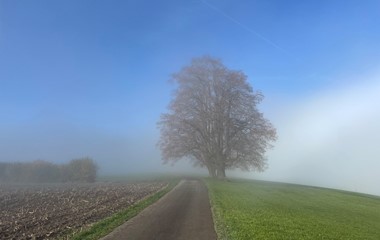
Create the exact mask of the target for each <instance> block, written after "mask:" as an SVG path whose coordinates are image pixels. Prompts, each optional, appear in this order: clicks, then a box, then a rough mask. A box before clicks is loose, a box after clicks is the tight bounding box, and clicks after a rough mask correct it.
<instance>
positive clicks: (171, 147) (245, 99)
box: [158, 56, 276, 178]
mask: <svg viewBox="0 0 380 240" xmlns="http://www.w3.org/2000/svg"><path fill="white" fill-rule="evenodd" d="M173 80H174V82H175V83H176V84H177V89H176V91H175V93H174V98H173V99H172V101H171V103H170V105H169V112H168V113H165V114H163V115H162V116H161V119H160V121H159V123H158V126H159V128H160V130H161V138H160V141H159V143H158V144H159V147H160V149H161V151H162V156H163V159H164V161H165V162H170V161H174V162H175V161H177V160H179V159H182V158H190V159H192V160H193V161H194V163H195V164H197V165H200V166H204V167H206V168H207V169H208V171H209V173H210V176H212V177H216V176H218V177H221V178H223V177H225V170H226V169H233V168H240V169H242V170H258V171H262V170H264V168H265V166H266V159H265V156H264V154H265V151H266V150H267V149H268V148H269V147H270V146H271V145H270V142H271V141H274V140H275V139H276V131H275V129H274V127H273V126H272V124H271V123H270V122H269V121H268V120H267V119H265V118H264V117H263V114H262V113H260V112H259V110H258V109H257V104H258V103H259V102H260V101H261V100H262V99H263V95H262V94H261V93H260V92H256V91H253V90H252V87H251V86H250V84H249V83H248V82H247V76H246V75H245V74H244V73H243V72H241V71H235V70H231V69H228V68H227V67H226V66H224V65H223V63H222V62H221V61H220V60H218V59H215V58H212V57H208V56H206V57H202V58H196V59H193V61H192V62H191V64H190V65H189V66H186V67H184V68H182V70H181V71H179V72H178V73H176V74H173Z"/></svg>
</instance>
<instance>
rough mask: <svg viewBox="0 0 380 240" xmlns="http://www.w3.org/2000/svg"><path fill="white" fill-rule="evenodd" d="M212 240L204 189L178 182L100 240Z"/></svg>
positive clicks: (199, 184)
mask: <svg viewBox="0 0 380 240" xmlns="http://www.w3.org/2000/svg"><path fill="white" fill-rule="evenodd" d="M111 239H116V240H118V239H120V240H121V239H139V240H152V239H165V240H171V239H197V240H202V239H207V240H212V239H216V234H215V230H214V225H213V220H212V216H211V210H210V203H209V199H208V193H207V188H206V186H205V185H204V183H203V182H201V181H199V180H182V181H181V182H180V183H179V184H178V185H177V186H176V187H175V188H174V189H173V190H172V191H171V192H169V193H168V194H166V195H165V196H164V197H162V198H161V199H160V200H158V201H157V202H156V203H154V204H153V205H151V206H149V207H148V208H146V209H145V210H143V211H142V212H141V213H140V214H139V215H138V216H136V217H134V218H132V219H131V220H129V221H128V222H126V223H125V224H123V225H121V226H120V227H118V228H117V229H115V231H113V232H112V233H111V234H109V235H108V236H106V237H104V238H102V240H111Z"/></svg>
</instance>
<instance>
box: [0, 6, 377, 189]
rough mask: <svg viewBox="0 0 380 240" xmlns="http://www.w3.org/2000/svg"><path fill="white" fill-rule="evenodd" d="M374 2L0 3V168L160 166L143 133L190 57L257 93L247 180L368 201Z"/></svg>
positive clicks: (148, 133) (373, 169)
mask: <svg viewBox="0 0 380 240" xmlns="http://www.w3.org/2000/svg"><path fill="white" fill-rule="evenodd" d="M379 14H380V3H379V2H378V1H365V2H359V1H334V2H332V1H318V2H315V3H313V2H307V3H306V2H304V1H292V2H284V1H248V0H246V1H243V0H242V1H232V0H223V1H211V0H209V1H196V0H194V1H169V0H165V1H159V2H151V1H107V2H104V1H54V2H52V1H21V0H16V1H6V0H5V1H0V132H1V134H0V161H6V162H8V161H12V162H14V161H32V160H36V159H43V160H48V161H52V162H56V163H63V162H68V161H69V160H71V159H73V158H78V157H85V156H89V157H92V158H93V159H94V160H95V161H96V162H97V163H98V165H99V167H100V174H102V175H109V174H118V175H124V174H136V173H137V174H138V173H166V172H172V173H176V172H179V173H189V172H204V173H205V171H204V170H201V169H198V168H192V166H191V164H188V163H187V162H186V161H181V162H179V163H178V164H177V165H175V166H171V165H162V164H161V156H160V151H159V149H158V148H157V147H156V143H157V141H158V138H159V131H158V129H157V128H156V122H157V121H158V120H159V116H160V114H161V113H163V112H165V111H167V110H166V107H167V105H168V103H169V101H170V99H171V93H172V91H173V90H174V89H175V86H174V85H172V84H170V83H169V81H168V80H169V79H170V75H171V74H172V73H175V72H177V71H179V70H180V68H181V67H183V66H185V65H186V64H188V63H189V62H190V60H191V59H192V58H193V57H198V56H202V55H204V54H209V55H212V56H216V57H219V58H221V59H222V60H223V62H224V63H225V65H226V66H228V67H229V68H231V69H240V70H242V71H243V72H244V73H245V74H246V75H247V76H248V79H249V82H250V83H251V85H252V86H253V87H254V89H256V90H261V91H262V92H263V93H264V96H265V99H264V101H263V102H262V104H261V105H260V107H259V108H260V109H261V111H262V112H263V113H264V115H265V116H266V117H267V118H268V119H269V120H270V121H271V122H272V123H273V125H274V126H275V127H276V128H277V131H278V141H277V142H276V143H275V144H274V148H273V149H272V150H270V151H269V152H268V153H267V156H268V169H267V171H265V172H264V173H255V172H253V173H252V172H251V173H245V172H240V171H233V172H228V173H227V175H229V176H238V177H250V178H251V177H253V178H259V179H265V180H271V181H285V182H292V183H299V184H306V185H316V186H323V187H332V188H339V189H346V190H351V191H359V192H366V193H371V194H377V195H380V187H379V186H378V183H379V182H380V174H379V169H380V148H379V144H380V136H379V133H380V94H379V93H380V46H379V42H380V28H379V27H378V26H379V25H380V19H379V18H378V16H379Z"/></svg>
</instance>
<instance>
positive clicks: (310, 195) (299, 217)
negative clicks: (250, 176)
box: [205, 179, 380, 240]
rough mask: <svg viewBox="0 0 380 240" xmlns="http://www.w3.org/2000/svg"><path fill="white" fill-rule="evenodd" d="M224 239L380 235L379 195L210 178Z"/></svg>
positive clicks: (339, 237)
mask: <svg viewBox="0 0 380 240" xmlns="http://www.w3.org/2000/svg"><path fill="white" fill-rule="evenodd" d="M205 181H206V184H207V186H208V189H209V195H210V201H211V203H212V208H213V214H214V222H215V223H216V230H217V233H218V236H219V239H220V240H222V239H230V240H232V239H250V240H251V239H252V240H253V239H345V240H348V239H367V240H369V239H377V240H378V239H380V197H376V196H371V195H365V194H358V193H352V192H345V191H339V190H333V189H325V188H317V187H309V186H300V185H293V184H283V183H272V182H262V181H248V180H246V181H243V180H232V181H215V180H211V179H207V180H205Z"/></svg>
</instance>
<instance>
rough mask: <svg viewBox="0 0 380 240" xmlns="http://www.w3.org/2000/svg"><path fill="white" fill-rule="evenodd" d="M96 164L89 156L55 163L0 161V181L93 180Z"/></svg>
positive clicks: (94, 178) (42, 161)
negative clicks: (65, 162)
mask: <svg viewBox="0 0 380 240" xmlns="http://www.w3.org/2000/svg"><path fill="white" fill-rule="evenodd" d="M96 174H97V166H96V164H95V162H94V161H93V160H92V159H91V158H80V159H74V160H71V161H70V162H69V163H67V164H55V163H51V162H48V161H44V160H36V161H33V162H0V182H39V183H44V182H94V181H95V180H96Z"/></svg>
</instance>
